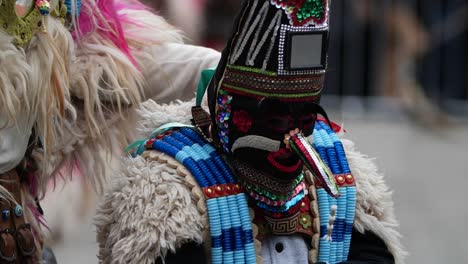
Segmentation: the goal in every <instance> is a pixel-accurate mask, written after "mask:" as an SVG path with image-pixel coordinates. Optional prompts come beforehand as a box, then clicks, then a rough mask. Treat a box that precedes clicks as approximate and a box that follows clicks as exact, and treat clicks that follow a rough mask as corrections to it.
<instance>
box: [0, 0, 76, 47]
mask: <svg viewBox="0 0 468 264" xmlns="http://www.w3.org/2000/svg"><path fill="white" fill-rule="evenodd" d="M15 5H16V3H15V1H14V0H0V30H1V31H4V32H5V33H7V34H8V35H10V36H12V37H13V38H14V39H13V44H15V45H16V46H18V47H24V46H25V45H26V44H28V43H29V41H30V40H31V39H32V37H33V36H34V34H36V33H38V32H40V31H41V30H43V26H44V25H43V22H42V15H41V11H40V10H39V8H34V7H32V9H31V10H29V11H28V14H26V15H25V16H24V17H20V16H18V15H17V14H16V12H15ZM50 15H51V16H54V17H57V18H62V19H61V22H62V23H65V19H64V18H65V17H66V15H67V7H66V5H65V4H64V3H63V2H62V1H59V3H58V4H57V6H56V8H55V9H53V10H50Z"/></svg>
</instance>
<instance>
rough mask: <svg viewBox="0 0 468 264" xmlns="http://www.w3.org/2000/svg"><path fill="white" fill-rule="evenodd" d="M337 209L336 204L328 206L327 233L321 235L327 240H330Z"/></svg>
mask: <svg viewBox="0 0 468 264" xmlns="http://www.w3.org/2000/svg"><path fill="white" fill-rule="evenodd" d="M337 210H338V206H337V205H332V206H331V208H330V217H329V218H328V225H327V234H326V235H325V236H324V237H323V238H324V239H325V240H326V241H328V242H332V232H333V225H334V224H335V220H336V211H337Z"/></svg>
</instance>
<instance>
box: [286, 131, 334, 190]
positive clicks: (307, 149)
mask: <svg viewBox="0 0 468 264" xmlns="http://www.w3.org/2000/svg"><path fill="white" fill-rule="evenodd" d="M285 141H286V142H285V143H287V144H289V147H290V148H291V150H292V151H293V152H294V153H295V154H296V155H297V156H298V157H299V158H300V159H301V160H302V161H303V162H304V165H305V166H306V167H307V168H308V169H309V170H310V171H311V172H312V174H313V175H314V178H315V179H316V180H318V181H319V183H320V184H321V185H322V186H323V188H325V190H326V191H327V193H328V194H329V195H331V196H332V197H335V198H337V197H339V196H340V191H339V188H338V185H337V184H336V181H335V177H334V176H333V173H332V172H331V171H330V169H329V168H328V167H327V165H326V164H325V163H324V162H323V160H322V159H321V158H320V155H319V154H318V153H317V152H316V151H315V149H314V148H313V147H312V145H311V144H310V143H309V141H308V140H307V139H306V138H305V137H304V136H303V134H302V133H298V130H296V131H292V132H291V133H290V134H289V137H286V139H285Z"/></svg>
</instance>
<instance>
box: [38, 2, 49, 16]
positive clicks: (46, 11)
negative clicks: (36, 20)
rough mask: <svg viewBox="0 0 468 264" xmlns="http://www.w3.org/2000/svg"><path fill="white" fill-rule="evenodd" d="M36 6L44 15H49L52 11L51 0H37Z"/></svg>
mask: <svg viewBox="0 0 468 264" xmlns="http://www.w3.org/2000/svg"><path fill="white" fill-rule="evenodd" d="M36 6H37V8H38V9H39V12H40V13H41V15H43V16H47V15H49V13H50V2H49V1H48V0H36Z"/></svg>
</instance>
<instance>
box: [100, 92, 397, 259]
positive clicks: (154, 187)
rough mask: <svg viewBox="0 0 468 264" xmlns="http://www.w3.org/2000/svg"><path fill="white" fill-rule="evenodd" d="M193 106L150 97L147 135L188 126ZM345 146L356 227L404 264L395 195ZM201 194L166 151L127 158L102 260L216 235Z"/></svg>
mask: <svg viewBox="0 0 468 264" xmlns="http://www.w3.org/2000/svg"><path fill="white" fill-rule="evenodd" d="M192 105H193V102H179V103H177V104H171V105H158V104H156V103H154V102H153V101H149V102H146V103H145V104H143V106H142V108H141V110H140V112H139V113H140V115H141V116H142V117H143V119H142V121H141V126H140V130H139V131H140V132H141V133H142V134H143V135H148V134H150V133H151V131H152V130H153V129H154V128H156V127H159V126H160V125H163V124H165V123H167V122H182V123H189V117H190V108H191V106H192ZM343 144H344V147H345V150H346V154H347V157H348V161H349V164H350V167H351V171H352V172H353V175H354V176H355V178H356V185H357V190H358V193H357V210H356V219H355V224H354V226H355V228H356V229H357V230H358V231H359V232H365V231H366V230H369V231H372V232H373V233H375V234H376V235H378V236H379V237H381V238H382V239H383V240H384V242H385V243H386V245H387V247H388V249H389V250H390V252H391V253H392V254H393V256H394V257H395V260H396V263H404V258H405V256H406V252H405V251H404V249H403V247H402V245H401V243H400V238H401V236H400V234H399V232H398V231H397V226H398V222H397V220H396V218H395V214H394V209H393V202H392V197H391V196H392V193H391V192H390V191H389V189H388V187H387V186H386V184H385V182H384V179H383V176H382V175H381V174H379V173H378V171H377V168H376V166H375V164H374V162H373V161H372V160H371V159H369V158H368V157H366V156H365V155H363V154H361V153H359V152H358V151H356V150H355V147H354V144H353V142H351V141H350V140H346V139H343ZM202 197H203V194H202V193H201V190H200V189H199V187H198V186H197V184H196V183H194V181H193V180H192V177H191V176H190V173H189V172H188V171H187V170H186V169H185V168H184V167H183V166H182V165H180V164H179V163H178V162H177V161H175V160H174V159H172V158H170V157H168V156H167V155H165V154H162V153H159V152H156V151H152V152H150V153H149V154H148V155H147V156H146V157H137V158H130V157H128V158H125V159H124V161H123V162H122V167H121V172H120V174H119V175H118V176H116V177H115V178H114V179H113V184H112V186H111V187H110V188H109V189H108V190H107V191H106V193H105V195H104V197H103V200H102V202H101V203H100V205H99V206H98V211H97V215H96V218H95V224H96V226H97V239H98V243H99V260H100V263H104V264H110V263H142V264H150V263H154V261H155V259H157V258H158V257H164V256H165V255H166V254H167V253H168V252H174V251H175V250H176V249H177V248H178V247H179V246H180V245H182V244H183V243H184V242H187V241H196V242H200V243H201V242H202V241H203V240H204V237H209V236H207V230H206V227H207V213H206V207H205V206H204V201H203V198H202ZM254 233H255V230H254ZM257 247H258V244H257Z"/></svg>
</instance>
